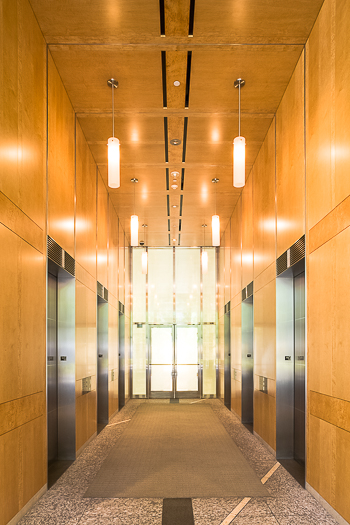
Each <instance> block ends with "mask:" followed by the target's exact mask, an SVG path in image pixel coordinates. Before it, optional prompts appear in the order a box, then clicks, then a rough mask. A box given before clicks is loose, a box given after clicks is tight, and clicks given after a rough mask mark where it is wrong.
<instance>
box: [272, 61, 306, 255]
mask: <svg viewBox="0 0 350 525" xmlns="http://www.w3.org/2000/svg"><path fill="white" fill-rule="evenodd" d="M304 156H305V149H304V53H302V55H301V57H300V59H299V61H298V64H297V66H296V68H295V71H294V73H293V76H292V78H291V80H290V82H289V84H288V87H287V89H286V92H285V94H284V96H283V99H282V102H281V104H280V106H279V108H278V111H277V114H276V203H277V206H276V210H277V257H279V256H280V255H281V254H282V253H283V252H285V251H286V250H287V249H288V248H289V247H290V246H291V245H292V244H294V242H295V241H297V240H298V239H300V237H302V235H304V234H305V160H304Z"/></svg>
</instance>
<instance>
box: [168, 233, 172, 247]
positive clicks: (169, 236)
mask: <svg viewBox="0 0 350 525" xmlns="http://www.w3.org/2000/svg"><path fill="white" fill-rule="evenodd" d="M168 239H169V246H171V242H170V233H168Z"/></svg>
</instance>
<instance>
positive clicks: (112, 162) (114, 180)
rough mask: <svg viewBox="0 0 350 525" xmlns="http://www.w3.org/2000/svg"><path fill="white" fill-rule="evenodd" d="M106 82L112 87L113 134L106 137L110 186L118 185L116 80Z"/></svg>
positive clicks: (115, 186)
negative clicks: (115, 120) (115, 122)
mask: <svg viewBox="0 0 350 525" xmlns="http://www.w3.org/2000/svg"><path fill="white" fill-rule="evenodd" d="M107 84H108V85H109V86H110V87H111V88H112V122H113V125H112V127H113V136H112V137H110V138H109V139H108V186H109V187H110V188H119V187H120V143H119V140H118V139H117V138H116V137H115V136H114V90H115V89H117V87H118V82H117V81H116V80H115V79H114V78H110V79H109V80H108V81H107Z"/></svg>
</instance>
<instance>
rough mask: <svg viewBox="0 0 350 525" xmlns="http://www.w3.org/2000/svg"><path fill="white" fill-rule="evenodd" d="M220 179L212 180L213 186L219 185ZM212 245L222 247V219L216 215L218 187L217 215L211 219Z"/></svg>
mask: <svg viewBox="0 0 350 525" xmlns="http://www.w3.org/2000/svg"><path fill="white" fill-rule="evenodd" d="M218 182H219V179H217V178H215V179H212V183H213V184H215V185H216V184H217V183H218ZM211 243H212V245H213V246H220V217H219V215H216V186H215V215H213V216H212V218H211Z"/></svg>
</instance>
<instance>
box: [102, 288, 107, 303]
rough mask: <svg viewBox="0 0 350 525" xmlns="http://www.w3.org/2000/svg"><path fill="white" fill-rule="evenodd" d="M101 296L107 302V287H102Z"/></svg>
mask: <svg viewBox="0 0 350 525" xmlns="http://www.w3.org/2000/svg"><path fill="white" fill-rule="evenodd" d="M103 298H104V300H105V301H107V303H108V290H107V288H104V290H103Z"/></svg>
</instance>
